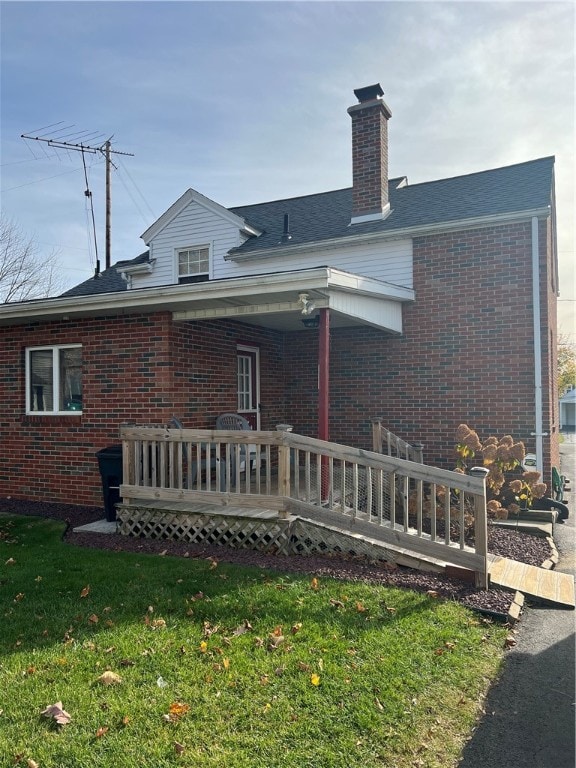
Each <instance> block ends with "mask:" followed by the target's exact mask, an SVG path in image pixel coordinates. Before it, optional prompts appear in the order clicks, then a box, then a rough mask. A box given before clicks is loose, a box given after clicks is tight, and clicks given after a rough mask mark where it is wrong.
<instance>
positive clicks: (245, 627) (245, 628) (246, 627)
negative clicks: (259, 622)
mask: <svg viewBox="0 0 576 768" xmlns="http://www.w3.org/2000/svg"><path fill="white" fill-rule="evenodd" d="M251 629H252V624H250V622H249V621H248V619H244V622H243V623H242V624H241V625H240V626H239V627H236V629H235V630H234V632H232V634H233V635H235V636H236V637H239V636H240V635H244V634H245V633H246V632H250V630H251Z"/></svg>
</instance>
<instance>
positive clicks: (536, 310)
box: [532, 216, 544, 476]
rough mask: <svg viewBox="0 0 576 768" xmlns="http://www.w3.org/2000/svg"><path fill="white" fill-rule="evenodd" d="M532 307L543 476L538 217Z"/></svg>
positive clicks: (539, 457)
mask: <svg viewBox="0 0 576 768" xmlns="http://www.w3.org/2000/svg"><path fill="white" fill-rule="evenodd" d="M532 307H533V323H534V397H535V429H536V431H535V432H533V433H532V434H533V435H534V436H535V437H536V469H537V470H538V472H540V474H541V475H542V476H543V473H544V462H543V452H544V451H543V449H544V443H543V437H544V433H543V432H542V429H543V417H542V411H543V408H542V334H541V330H540V248H539V246H538V218H537V217H536V216H534V217H533V218H532Z"/></svg>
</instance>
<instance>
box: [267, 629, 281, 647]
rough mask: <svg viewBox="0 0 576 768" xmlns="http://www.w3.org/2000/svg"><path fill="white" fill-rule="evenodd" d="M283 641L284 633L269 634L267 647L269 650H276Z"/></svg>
mask: <svg viewBox="0 0 576 768" xmlns="http://www.w3.org/2000/svg"><path fill="white" fill-rule="evenodd" d="M283 642H284V635H276V634H274V633H272V634H270V635H269V637H268V645H267V648H268V650H269V651H276V650H277V649H278V648H279V647H280V646H281V645H282V643H283Z"/></svg>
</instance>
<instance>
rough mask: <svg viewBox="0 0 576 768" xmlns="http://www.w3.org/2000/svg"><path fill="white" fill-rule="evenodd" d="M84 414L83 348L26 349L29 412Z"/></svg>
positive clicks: (76, 345)
mask: <svg viewBox="0 0 576 768" xmlns="http://www.w3.org/2000/svg"><path fill="white" fill-rule="evenodd" d="M81 412H82V347H81V346H80V345H78V344H75V345H66V346H57V347H30V348H28V349H27V350H26V413H29V414H42V413H44V414H62V413H67V414H68V413H70V414H78V413H81Z"/></svg>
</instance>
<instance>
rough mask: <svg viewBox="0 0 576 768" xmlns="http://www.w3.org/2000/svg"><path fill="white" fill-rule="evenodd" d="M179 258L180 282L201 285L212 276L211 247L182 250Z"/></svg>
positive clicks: (178, 253)
mask: <svg viewBox="0 0 576 768" xmlns="http://www.w3.org/2000/svg"><path fill="white" fill-rule="evenodd" d="M176 253H177V256H178V282H179V283H199V282H201V281H202V280H208V279H209V276H210V246H209V245H197V246H194V247H193V248H181V249H179V250H178V251H177V252H176Z"/></svg>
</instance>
